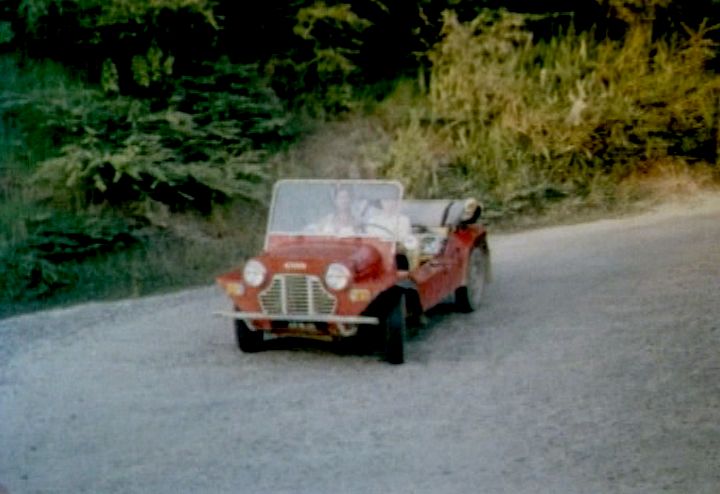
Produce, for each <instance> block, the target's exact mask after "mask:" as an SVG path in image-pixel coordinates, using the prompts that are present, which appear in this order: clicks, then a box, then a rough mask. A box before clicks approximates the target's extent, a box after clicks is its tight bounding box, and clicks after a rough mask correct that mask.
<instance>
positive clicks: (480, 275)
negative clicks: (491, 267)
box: [455, 247, 488, 312]
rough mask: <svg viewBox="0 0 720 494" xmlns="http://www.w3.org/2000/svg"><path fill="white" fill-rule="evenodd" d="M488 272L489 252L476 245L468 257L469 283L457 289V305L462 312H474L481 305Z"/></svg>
mask: <svg viewBox="0 0 720 494" xmlns="http://www.w3.org/2000/svg"><path fill="white" fill-rule="evenodd" d="M487 274H488V273H487V254H486V253H485V250H484V249H483V248H482V247H476V248H474V249H473V250H472V251H471V252H470V258H469V259H468V267H467V283H466V284H465V285H464V286H461V287H460V288H458V289H457V290H456V291H455V305H456V306H457V309H458V310H459V311H460V312H472V311H474V310H477V309H478V307H480V304H481V303H482V299H483V296H484V295H485V285H486V284H487Z"/></svg>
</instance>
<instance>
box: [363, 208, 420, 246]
mask: <svg viewBox="0 0 720 494" xmlns="http://www.w3.org/2000/svg"><path fill="white" fill-rule="evenodd" d="M365 232H366V233H368V234H370V235H377V236H379V237H383V238H388V239H395V240H399V241H401V242H403V241H405V240H407V239H408V238H411V237H412V238H414V237H413V234H412V225H411V224H410V218H408V217H407V216H406V215H404V214H402V213H401V212H400V200H398V199H396V198H387V199H380V208H373V209H372V210H371V211H370V213H369V215H368V220H367V224H366V226H365Z"/></svg>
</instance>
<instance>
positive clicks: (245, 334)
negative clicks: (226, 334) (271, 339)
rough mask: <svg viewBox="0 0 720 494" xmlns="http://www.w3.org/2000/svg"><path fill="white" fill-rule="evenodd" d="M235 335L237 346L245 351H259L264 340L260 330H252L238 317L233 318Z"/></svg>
mask: <svg viewBox="0 0 720 494" xmlns="http://www.w3.org/2000/svg"><path fill="white" fill-rule="evenodd" d="M235 337H236V339H237V346H238V348H239V349H240V350H241V351H243V352H245V353H256V352H259V351H260V350H262V346H263V341H264V340H265V337H264V334H263V332H262V331H252V330H251V329H250V328H249V327H248V325H247V324H246V323H245V321H242V320H240V319H235Z"/></svg>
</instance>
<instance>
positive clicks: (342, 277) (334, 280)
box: [325, 263, 351, 290]
mask: <svg viewBox="0 0 720 494" xmlns="http://www.w3.org/2000/svg"><path fill="white" fill-rule="evenodd" d="M350 276H351V274H350V270H349V269H348V268H347V266H345V265H343V264H339V263H333V264H331V265H330V266H328V268H327V271H325V284H326V285H327V286H328V287H329V288H331V289H332V290H342V289H343V288H345V287H346V286H348V283H350Z"/></svg>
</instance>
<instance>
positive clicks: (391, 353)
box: [384, 295, 407, 364]
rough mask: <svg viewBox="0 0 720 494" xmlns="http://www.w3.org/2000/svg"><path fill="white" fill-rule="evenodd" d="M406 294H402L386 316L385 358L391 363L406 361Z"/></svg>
mask: <svg viewBox="0 0 720 494" xmlns="http://www.w3.org/2000/svg"><path fill="white" fill-rule="evenodd" d="M406 312H407V310H406V306H405V295H400V296H399V297H398V299H397V300H396V301H395V303H394V304H393V305H392V307H391V309H390V311H389V312H388V314H387V316H386V318H385V321H384V322H385V360H387V361H388V362H389V363H391V364H402V363H403V362H405V337H406V330H407V328H406V321H405V320H406Z"/></svg>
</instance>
